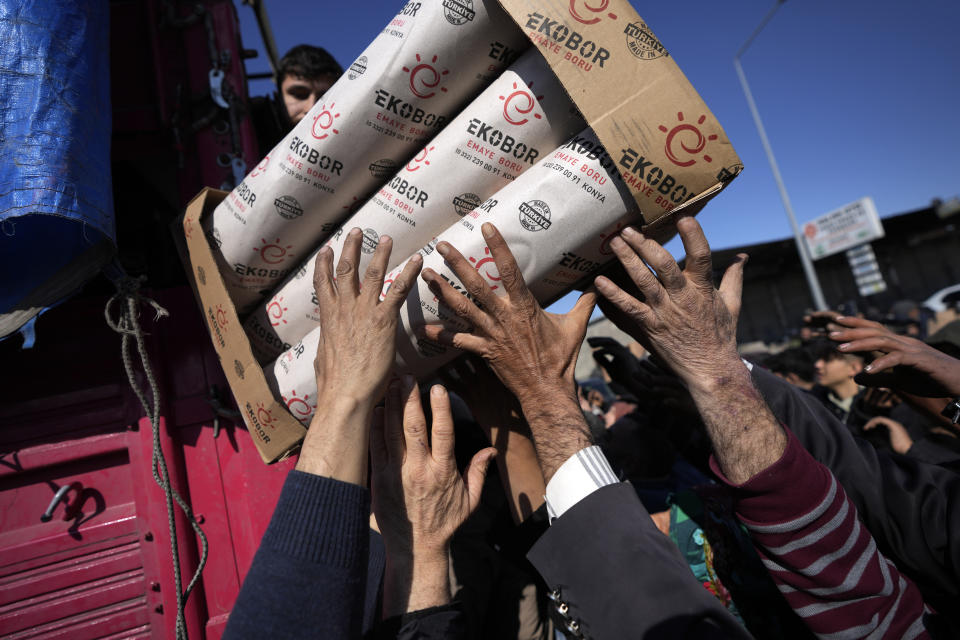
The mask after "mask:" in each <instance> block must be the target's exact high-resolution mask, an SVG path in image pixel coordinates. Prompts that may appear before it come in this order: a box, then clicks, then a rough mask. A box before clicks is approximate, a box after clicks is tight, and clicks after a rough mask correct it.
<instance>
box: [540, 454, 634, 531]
mask: <svg viewBox="0 0 960 640" xmlns="http://www.w3.org/2000/svg"><path fill="white" fill-rule="evenodd" d="M619 482H620V480H619V479H617V476H616V474H615V473H614V472H613V469H612V468H611V467H610V463H609V462H607V458H606V457H605V456H604V455H603V452H602V451H601V450H600V447H597V446H593V447H587V448H586V449H581V450H580V451H577V452H576V453H575V454H573V455H572V456H570V457H569V458H567V461H566V462H564V463H563V464H562V465H560V468H559V469H557V472H556V473H555V474H553V477H552V478H550V482H548V483H547V495H546V496H544V497H545V498H546V501H547V514H548V515H549V516H550V522H551V523H553V521H554V520H555V519H556V518H559V517H560V516H562V515H563V514H564V513H565V512H566V511H567V509H569V508H570V507H572V506H573V505H575V504H577V503H578V502H580V501H581V500H583V499H584V498H586V497H587V496H588V495H590V494H591V493H593V492H594V491H596V490H597V489H599V488H600V487H605V486H607V485H608V484H617V483H619Z"/></svg>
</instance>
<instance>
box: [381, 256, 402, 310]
mask: <svg viewBox="0 0 960 640" xmlns="http://www.w3.org/2000/svg"><path fill="white" fill-rule="evenodd" d="M405 264H406V263H404V265H405ZM404 265H400V266H399V267H397V268H396V269H394V270H393V271H391V272H390V273H388V274H387V277H385V278H384V279H383V288H382V289H380V300H381V301H382V300H383V299H384V298H386V297H387V292H388V291H390V286H391V285H392V284H393V281H394V280H396V279H397V276H398V275H400V270H401V269H402V267H403V266H404Z"/></svg>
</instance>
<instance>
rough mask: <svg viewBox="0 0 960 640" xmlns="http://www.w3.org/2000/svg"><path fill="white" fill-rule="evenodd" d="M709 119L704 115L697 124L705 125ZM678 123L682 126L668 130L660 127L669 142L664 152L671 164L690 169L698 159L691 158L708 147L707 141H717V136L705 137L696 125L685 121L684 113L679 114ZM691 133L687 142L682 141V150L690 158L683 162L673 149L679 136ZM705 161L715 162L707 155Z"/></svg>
mask: <svg viewBox="0 0 960 640" xmlns="http://www.w3.org/2000/svg"><path fill="white" fill-rule="evenodd" d="M706 119H707V116H705V115H703V116H700V118H699V119H698V120H697V124H703V123H704V121H705V120H706ZM677 121H678V122H680V123H681V124H678V125H676V126H675V127H674V128H673V129H667V127H666V126H665V125H660V126H659V127H658V128H659V129H660V131H663V132H664V133H665V134H667V142H666V144H665V145H664V151H665V152H666V154H667V157H668V158H669V159H670V162H672V163H673V164H675V165H677V166H678V167H689V166H691V165H693V164H694V163H696V161H697V159H696V158H693V157H689V156H695V155H697V154H698V153H700V152H702V151H703V150H704V149H706V147H707V141H709V140H716V139H717V136H716V134H710V135H709V136H704V135H703V132H702V131H700V129H699V128H698V127H697V126H696V125H692V124H690V123H688V122H684V121H683V111H678V112H677ZM685 132H689V134H688V135H687V136H685V137H686V140H680V141H679V142H680V148H681V149H683V150H684V151H685V152H686V153H687V154H688V157H687V159H686V160H681V159H680V158H678V157H677V153H676V151H675V150H674V148H673V143H674V141H675V139H676V137H677V136H678V135H680V134H681V133H685ZM691 140H692V141H693V145H691V146H688V144H687V143H688V142H690V141H691ZM703 159H704V161H706V162H713V158H711V157H710V156H709V155H707V154H706V153H704V154H703Z"/></svg>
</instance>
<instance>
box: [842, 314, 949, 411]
mask: <svg viewBox="0 0 960 640" xmlns="http://www.w3.org/2000/svg"><path fill="white" fill-rule="evenodd" d="M834 322H835V323H836V324H838V325H840V327H841V328H840V330H837V331H833V332H831V333H830V338H831V339H832V340H835V341H837V342H841V343H843V344H841V345H840V346H839V347H838V349H839V350H840V351H843V352H844V353H855V352H858V351H876V352H879V353H880V354H881V355H880V357H878V358H876V359H875V360H874V361H873V362H871V363H870V364H869V365H867V366H866V367H864V370H863V371H862V372H861V373H859V374H858V375H857V376H856V378H855V380H856V381H857V383H858V384H862V385H866V386H871V387H890V388H891V389H894V390H902V391H906V392H907V393H910V394H913V395H917V396H923V397H928V398H936V397H941V396H953V397H956V396H957V395H960V360H957V359H956V358H951V357H950V356H948V355H947V354H945V353H942V352H940V351H937V350H936V349H934V348H933V347H931V346H928V345H927V344H926V343H924V342H922V341H920V340H917V339H916V338H909V337H907V336H901V335H897V334H895V333H893V332H892V331H890V330H889V329H887V328H886V327H884V326H883V325H882V324H880V323H878V322H872V321H870V320H864V319H863V318H853V317H849V316H838V317H837V318H835V319H834Z"/></svg>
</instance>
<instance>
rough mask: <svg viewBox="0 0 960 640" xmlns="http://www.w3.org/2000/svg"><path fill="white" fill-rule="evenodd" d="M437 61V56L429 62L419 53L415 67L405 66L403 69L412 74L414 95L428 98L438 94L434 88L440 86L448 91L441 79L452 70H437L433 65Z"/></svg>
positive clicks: (411, 83)
mask: <svg viewBox="0 0 960 640" xmlns="http://www.w3.org/2000/svg"><path fill="white" fill-rule="evenodd" d="M436 63H437V56H433V58H431V59H430V63H429V64H428V63H426V62H423V61H422V60H421V59H420V54H419V53H418V54H417V64H416V65H415V66H414V67H413V69H411V68H409V67H403V70H404V71H406V72H407V73H409V74H410V91H413V95H415V96H417V97H418V98H424V99H426V98H432V97H433V96H435V95H436V91H434V89H437V88H439V90H440V91H442V92H443V93H446V92H447V88H446V87H441V86H440V81H441V80H443V76H445V75H447V74H448V73H450V70H449V69H444V70H443V71H437V69H436V68H435V67H434V66H433V65H435V64H436Z"/></svg>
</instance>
